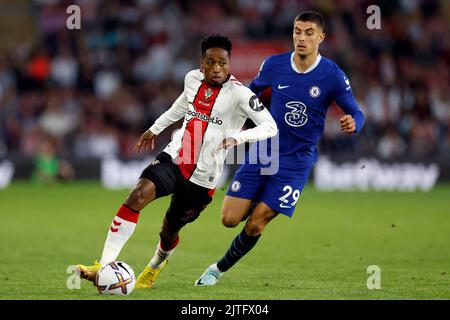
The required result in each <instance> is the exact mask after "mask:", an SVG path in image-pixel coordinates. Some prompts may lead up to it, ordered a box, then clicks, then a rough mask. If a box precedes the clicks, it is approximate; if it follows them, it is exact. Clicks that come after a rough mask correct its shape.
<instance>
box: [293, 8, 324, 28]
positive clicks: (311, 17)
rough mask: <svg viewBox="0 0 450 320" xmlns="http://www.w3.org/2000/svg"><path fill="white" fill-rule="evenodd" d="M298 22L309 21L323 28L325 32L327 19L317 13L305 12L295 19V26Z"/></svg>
mask: <svg viewBox="0 0 450 320" xmlns="http://www.w3.org/2000/svg"><path fill="white" fill-rule="evenodd" d="M297 21H309V22H314V23H315V24H317V25H318V26H320V27H321V28H322V30H325V19H324V18H323V16H322V15H321V14H320V13H318V12H315V11H303V12H300V13H299V14H298V15H297V16H296V17H295V19H294V24H295V23H296V22H297Z"/></svg>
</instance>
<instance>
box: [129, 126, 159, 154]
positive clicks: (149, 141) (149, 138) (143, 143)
mask: <svg viewBox="0 0 450 320" xmlns="http://www.w3.org/2000/svg"><path fill="white" fill-rule="evenodd" d="M155 138H156V134H154V133H153V132H152V131H151V130H150V129H148V130H147V131H145V132H144V133H143V134H142V135H141V137H140V138H139V141H138V143H137V144H136V147H135V148H134V149H135V151H136V152H140V151H141V149H144V151H147V150H148V148H149V147H150V150H153V149H154V148H155Z"/></svg>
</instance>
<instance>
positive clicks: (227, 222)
mask: <svg viewBox="0 0 450 320" xmlns="http://www.w3.org/2000/svg"><path fill="white" fill-rule="evenodd" d="M239 222H241V219H238V218H236V217H233V216H230V215H222V224H223V225H224V226H225V227H227V228H234V227H236V226H237V225H238V224H239Z"/></svg>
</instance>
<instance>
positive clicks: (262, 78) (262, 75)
mask: <svg viewBox="0 0 450 320" xmlns="http://www.w3.org/2000/svg"><path fill="white" fill-rule="evenodd" d="M269 79H270V77H269V63H268V59H266V60H264V61H263V63H262V64H261V67H260V68H259V72H258V75H257V76H256V78H255V79H253V81H252V82H251V83H250V85H249V88H250V90H252V91H253V92H254V93H255V94H256V95H257V96H259V95H260V94H261V93H262V92H263V91H264V89H265V88H267V87H270V84H271V82H270V81H269Z"/></svg>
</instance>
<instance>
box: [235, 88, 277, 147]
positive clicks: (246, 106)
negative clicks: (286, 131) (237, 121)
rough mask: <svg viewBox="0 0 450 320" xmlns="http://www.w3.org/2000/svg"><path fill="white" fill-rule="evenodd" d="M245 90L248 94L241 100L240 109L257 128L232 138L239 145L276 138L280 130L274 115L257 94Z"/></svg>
mask: <svg viewBox="0 0 450 320" xmlns="http://www.w3.org/2000/svg"><path fill="white" fill-rule="evenodd" d="M245 89H246V90H245V91H246V93H245V94H244V95H243V96H242V98H241V101H240V108H241V110H242V111H243V113H244V115H245V116H247V117H248V118H250V119H251V120H252V121H253V122H254V123H255V125H256V127H254V128H251V129H247V130H243V131H241V132H239V133H237V134H235V135H233V136H232V138H234V139H236V141H237V144H241V143H244V142H253V141H258V140H264V139H267V138H270V137H273V136H275V135H276V134H277V132H278V128H277V125H276V123H275V120H274V119H273V118H272V115H271V114H270V112H269V111H268V110H267V108H266V107H265V106H264V105H263V104H262V103H261V101H259V99H258V97H257V96H256V95H255V94H253V93H252V92H251V91H250V90H248V89H247V88H245Z"/></svg>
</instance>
